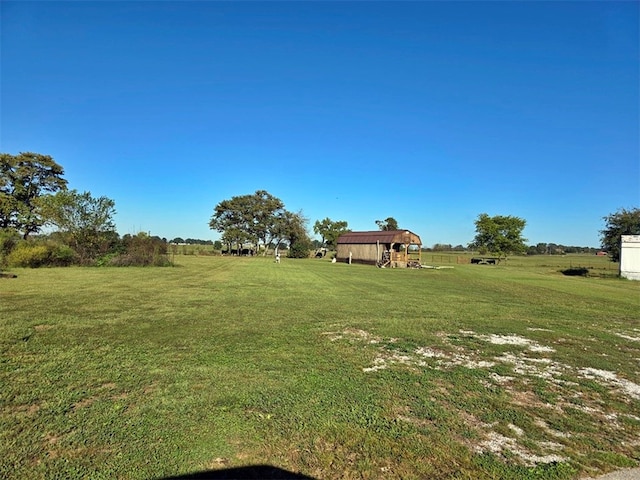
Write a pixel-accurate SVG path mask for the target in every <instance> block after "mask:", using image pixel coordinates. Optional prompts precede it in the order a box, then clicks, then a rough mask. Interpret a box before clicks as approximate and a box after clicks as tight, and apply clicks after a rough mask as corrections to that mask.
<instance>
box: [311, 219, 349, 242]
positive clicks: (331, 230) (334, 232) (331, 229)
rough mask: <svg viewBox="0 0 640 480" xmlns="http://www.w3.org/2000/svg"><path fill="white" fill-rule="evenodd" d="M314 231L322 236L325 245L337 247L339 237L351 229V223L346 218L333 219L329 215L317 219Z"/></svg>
mask: <svg viewBox="0 0 640 480" xmlns="http://www.w3.org/2000/svg"><path fill="white" fill-rule="evenodd" d="M313 231H314V233H315V234H316V235H320V237H322V246H323V247H324V246H326V247H328V248H335V246H336V241H337V240H338V237H339V236H340V235H342V234H343V233H347V232H348V231H349V225H348V223H347V222H346V221H344V220H338V221H333V220H331V219H330V218H329V217H327V218H325V219H324V220H316V223H314V225H313Z"/></svg>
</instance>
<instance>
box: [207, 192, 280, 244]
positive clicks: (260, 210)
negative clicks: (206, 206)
mask: <svg viewBox="0 0 640 480" xmlns="http://www.w3.org/2000/svg"><path fill="white" fill-rule="evenodd" d="M283 213H284V204H283V203H282V200H280V199H279V198H277V197H274V196H273V195H271V194H270V193H269V192H267V191H266V190H257V191H256V192H255V193H254V194H250V195H239V196H235V197H231V198H230V199H228V200H223V201H222V202H220V203H219V204H218V205H216V207H215V209H214V213H213V216H212V217H211V220H210V222H209V227H210V228H211V229H213V230H217V231H219V232H221V233H222V234H223V236H224V237H225V239H226V240H227V241H228V240H231V239H234V241H237V242H244V241H249V242H252V243H254V244H255V246H256V249H257V247H258V245H259V244H260V242H262V243H263V244H264V245H265V247H266V245H268V244H269V243H270V242H271V241H272V240H273V238H274V230H275V229H276V228H277V227H278V224H279V217H280V216H281V215H282V214H283ZM238 248H240V246H239V247H238ZM265 254H266V248H265Z"/></svg>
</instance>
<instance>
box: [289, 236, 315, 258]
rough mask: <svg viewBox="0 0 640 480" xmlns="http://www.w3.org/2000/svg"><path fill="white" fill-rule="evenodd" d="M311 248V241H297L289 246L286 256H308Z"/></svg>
mask: <svg viewBox="0 0 640 480" xmlns="http://www.w3.org/2000/svg"><path fill="white" fill-rule="evenodd" d="M312 248H313V245H311V242H306V241H302V240H301V241H297V242H295V243H292V244H291V246H290V247H289V252H288V253H287V258H309V256H310V255H311V249H312Z"/></svg>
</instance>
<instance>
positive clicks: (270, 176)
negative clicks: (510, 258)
mask: <svg viewBox="0 0 640 480" xmlns="http://www.w3.org/2000/svg"><path fill="white" fill-rule="evenodd" d="M0 8H1V11H0V13H1V22H2V25H1V26H2V31H1V37H0V40H1V47H0V48H1V51H0V53H1V55H2V56H1V59H0V60H1V73H0V75H1V78H0V80H1V84H0V88H1V104H0V114H1V118H0V120H1V123H0V151H2V152H6V153H12V154H17V153H18V152H21V151H34V152H38V153H43V154H48V155H51V156H52V157H53V158H54V159H55V160H56V161H57V162H58V163H59V164H60V165H62V166H63V167H64V169H65V178H67V180H68V181H69V187H70V188H75V189H77V190H79V191H90V192H91V193H92V195H93V196H95V197H97V196H103V195H104V196H107V197H109V198H111V199H113V200H114V201H115V203H116V210H117V212H118V213H117V215H116V223H117V227H118V232H119V233H120V234H121V235H124V234H126V233H136V232H138V231H150V232H151V233H152V234H153V235H159V236H161V237H166V238H167V239H172V238H174V237H177V236H180V237H183V238H187V237H191V238H200V239H212V240H215V239H217V238H219V234H218V233H217V232H215V231H212V230H210V229H209V227H208V223H209V219H210V217H211V215H212V213H213V209H214V207H215V205H216V204H217V203H219V202H220V201H222V200H224V199H228V198H231V197H232V196H234V195H244V194H250V193H253V192H255V191H256V190H258V189H264V190H267V191H268V192H270V193H271V194H272V195H275V196H276V197H279V198H280V199H282V200H283V202H284V203H285V206H286V208H287V209H288V210H291V211H299V210H302V212H303V213H304V215H305V216H306V217H308V218H309V220H310V222H309V230H310V231H311V230H312V225H313V223H314V222H315V221H316V220H319V219H323V218H325V217H329V218H331V219H332V220H346V221H347V222H348V224H349V227H350V228H351V229H353V230H375V229H376V228H377V227H376V224H375V221H376V220H378V219H384V218H386V217H389V216H391V217H394V218H395V219H397V220H398V223H399V225H400V227H401V228H407V229H410V230H412V231H414V232H415V233H417V234H419V235H420V236H421V238H422V242H423V244H424V245H426V246H431V245H433V244H435V243H451V244H453V245H457V244H463V245H466V244H467V243H468V242H470V241H471V240H472V239H473V237H474V235H475V227H474V223H473V222H474V220H475V219H476V218H477V216H478V215H479V214H480V213H488V214H489V215H515V216H519V217H522V218H524V219H525V220H526V221H527V226H526V228H525V230H524V236H525V237H526V238H527V239H528V244H535V243H538V242H554V243H560V244H564V245H577V246H598V245H599V231H600V230H602V228H603V227H604V223H603V220H602V217H603V216H605V215H608V214H610V213H613V212H615V211H617V210H618V209H619V208H621V207H624V208H632V207H637V206H640V134H639V132H640V124H639V106H640V96H639V84H640V76H639V72H640V65H639V58H640V55H639V47H638V46H639V44H640V37H639V32H638V23H639V21H638V19H639V18H640V3H639V2H633V1H628V2H605V1H601V2H581V1H572V2H551V1H544V2H481V1H478V2H444V1H442V2H419V1H417V2H367V1H361V2H282V3H281V2H196V1H185V2H147V1H144V2H143V1H139V2H126V1H120V2H98V1H95V2H76V1H71V2H55V1H46V2H25V1H20V2H12V1H2V2H1V3H0Z"/></svg>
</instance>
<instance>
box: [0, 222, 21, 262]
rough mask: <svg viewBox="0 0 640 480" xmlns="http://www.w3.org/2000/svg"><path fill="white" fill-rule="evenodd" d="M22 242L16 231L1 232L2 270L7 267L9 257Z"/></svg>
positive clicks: (0, 258) (0, 254)
mask: <svg viewBox="0 0 640 480" xmlns="http://www.w3.org/2000/svg"><path fill="white" fill-rule="evenodd" d="M20 241H21V238H20V235H19V234H18V232H16V231H14V230H2V231H0V268H2V267H6V266H7V263H8V258H7V257H8V256H9V254H10V253H11V251H12V250H13V249H14V248H15V247H16V245H18V243H19V242H20Z"/></svg>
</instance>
